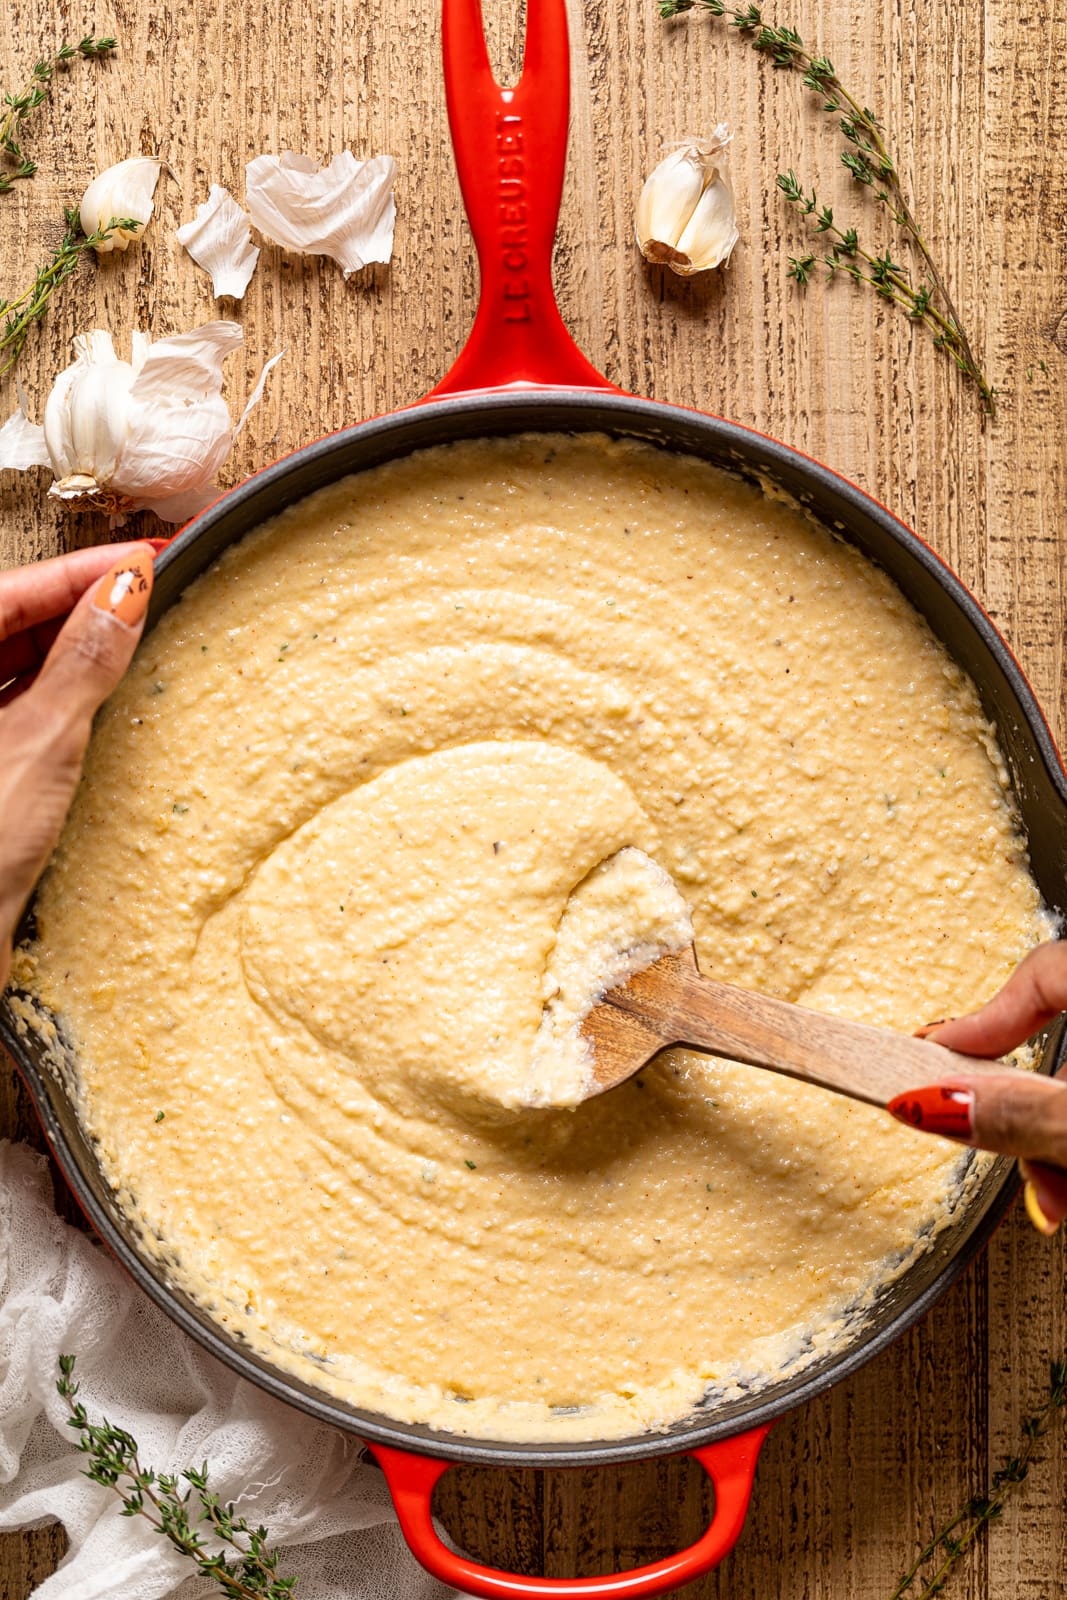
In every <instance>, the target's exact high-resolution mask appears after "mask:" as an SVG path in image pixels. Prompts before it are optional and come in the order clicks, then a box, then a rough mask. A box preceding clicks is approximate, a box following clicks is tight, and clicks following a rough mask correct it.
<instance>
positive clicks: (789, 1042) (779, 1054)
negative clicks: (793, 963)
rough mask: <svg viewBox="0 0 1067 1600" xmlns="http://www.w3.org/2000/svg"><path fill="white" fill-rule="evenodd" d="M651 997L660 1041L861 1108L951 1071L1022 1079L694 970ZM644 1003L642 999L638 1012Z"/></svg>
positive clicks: (683, 971) (998, 1066)
mask: <svg viewBox="0 0 1067 1600" xmlns="http://www.w3.org/2000/svg"><path fill="white" fill-rule="evenodd" d="M659 1000H660V1005H661V1006H662V1009H661V1011H660V1015H659V1016H658V1017H657V1018H656V1029H657V1032H659V1033H660V1036H661V1037H662V1038H664V1039H667V1038H669V1039H670V1040H671V1042H673V1043H676V1044H692V1045H697V1046H699V1047H700V1048H701V1049H704V1050H710V1051H712V1052H713V1053H714V1054H716V1055H722V1056H727V1057H729V1058H730V1059H731V1060H733V1061H744V1062H747V1063H748V1064H749V1065H750V1066H755V1067H770V1068H772V1069H773V1070H774V1071H776V1072H782V1073H785V1074H786V1075H787V1076H788V1077H791V1078H802V1079H804V1080H805V1081H806V1082H808V1083H817V1084H820V1085H821V1086H822V1087H823V1088H824V1089H836V1090H837V1091H838V1092H839V1093H841V1094H847V1095H851V1097H852V1098H853V1099H854V1100H865V1101H866V1102H867V1103H868V1105H873V1106H885V1105H887V1104H888V1102H889V1101H890V1100H892V1099H893V1098H894V1097H895V1096H896V1095H898V1094H904V1093H905V1092H906V1091H908V1090H911V1089H918V1088H921V1087H922V1086H923V1085H924V1084H929V1083H941V1082H944V1081H945V1080H946V1079H950V1078H952V1077H953V1076H956V1075H959V1074H968V1075H970V1076H974V1075H976V1074H978V1073H990V1072H996V1073H999V1074H1003V1073H1005V1072H1009V1073H1010V1072H1018V1073H1019V1076H1020V1077H1029V1074H1028V1073H1023V1072H1021V1071H1020V1069H1019V1068H1017V1067H1011V1066H1010V1065H1008V1064H1007V1063H1005V1062H1003V1061H986V1060H982V1059H979V1058H978V1057H977V1056H964V1055H960V1054H959V1053H958V1052H957V1051H955V1050H947V1049H945V1047H944V1045H939V1044H934V1043H932V1041H930V1040H927V1039H915V1038H912V1037H911V1036H910V1035H908V1034H903V1033H892V1032H890V1031H889V1030H888V1029H885V1028H872V1027H869V1026H868V1025H867V1024H866V1023H863V1022H849V1021H846V1020H845V1019H844V1018H841V1017H831V1016H826V1015H824V1014H823V1013H822V1012H820V1011H811V1010H809V1009H808V1008H807V1007H805V1006H797V1005H793V1004H791V1003H789V1002H787V1001H785V1000H774V999H771V998H770V997H769V996H768V995H763V994H755V993H753V992H752V991H751V990H749V989H738V988H735V987H734V986H733V985H731V984H725V983H718V982H716V980H715V979H714V978H707V977H705V976H704V975H703V973H700V972H698V971H697V970H696V968H695V967H688V968H687V967H684V966H679V967H677V968H675V969H674V970H673V971H672V972H671V974H670V979H669V983H666V984H664V985H663V987H662V988H661V989H660V995H659ZM647 1005H648V997H647V996H646V997H645V998H644V1000H643V1009H647ZM657 1009H659V1008H657Z"/></svg>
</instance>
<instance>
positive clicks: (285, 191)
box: [245, 150, 396, 278]
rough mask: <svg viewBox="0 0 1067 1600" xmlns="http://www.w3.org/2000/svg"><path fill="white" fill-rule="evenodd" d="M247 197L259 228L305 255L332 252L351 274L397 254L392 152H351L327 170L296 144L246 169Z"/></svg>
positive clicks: (268, 236)
mask: <svg viewBox="0 0 1067 1600" xmlns="http://www.w3.org/2000/svg"><path fill="white" fill-rule="evenodd" d="M245 175H246V176H245V200H246V203H247V205H248V210H249V213H250V215H251V217H252V221H253V222H254V223H255V225H256V227H257V228H258V229H259V231H260V233H264V234H266V236H267V238H268V239H273V240H274V242H275V244H280V245H283V246H284V247H285V249H286V250H297V251H299V252H300V253H301V255H309V256H330V257H332V259H333V260H334V261H337V262H339V263H340V265H341V267H342V268H343V269H344V275H345V277H346V278H348V277H350V276H351V275H352V273H353V272H358V271H359V270H360V268H361V267H365V266H366V265H367V264H368V262H371V261H380V262H387V261H388V260H389V257H390V256H391V255H392V253H393V224H394V223H395V221H396V203H395V202H394V200H393V184H394V183H395V182H396V162H395V161H394V160H393V158H392V156H372V157H371V158H370V160H368V161H357V160H356V158H355V156H354V155H353V154H352V153H351V151H349V150H342V151H341V153H340V154H339V155H336V156H334V158H333V160H332V161H331V162H330V164H329V166H326V167H322V168H321V169H320V168H319V167H318V166H317V165H316V163H315V162H314V161H313V160H312V159H311V157H310V156H301V155H297V154H296V153H295V152H294V151H292V150H286V151H284V152H283V153H282V154H281V155H280V156H257V157H256V159H255V160H254V161H250V162H249V163H248V165H247V167H246V168H245Z"/></svg>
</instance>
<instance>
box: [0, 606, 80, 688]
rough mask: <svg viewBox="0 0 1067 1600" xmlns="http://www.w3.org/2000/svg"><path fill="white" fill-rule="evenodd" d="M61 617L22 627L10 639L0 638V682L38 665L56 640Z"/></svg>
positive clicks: (61, 621)
mask: <svg viewBox="0 0 1067 1600" xmlns="http://www.w3.org/2000/svg"><path fill="white" fill-rule="evenodd" d="M64 620H65V619H64V618H63V617H50V618H49V620H48V621H47V622H39V623H37V624H36V625H35V626H34V627H32V628H23V630H22V632H21V633H16V634H12V636H11V638H10V639H4V640H0V683H5V684H6V683H9V682H10V681H11V679H12V678H17V677H19V676H21V674H22V673H24V672H30V671H32V670H33V669H34V668H36V667H39V666H40V665H41V664H42V662H43V661H44V658H45V656H46V655H47V654H48V652H49V650H51V648H52V646H53V645H54V644H55V642H56V638H57V637H58V634H59V630H60V628H61V627H62V626H63V622H64Z"/></svg>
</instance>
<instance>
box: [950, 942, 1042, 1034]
mask: <svg viewBox="0 0 1067 1600" xmlns="http://www.w3.org/2000/svg"><path fill="white" fill-rule="evenodd" d="M1064 1010H1067V942H1064V941H1060V940H1052V941H1051V942H1050V943H1049V944H1042V945H1038V947H1037V949H1036V950H1031V952H1030V954H1029V955H1028V956H1027V957H1026V959H1025V961H1023V962H1022V963H1021V964H1020V965H1019V966H1018V967H1016V969H1015V971H1014V972H1013V973H1012V975H1011V977H1010V978H1009V979H1008V981H1007V983H1006V984H1005V985H1004V987H1003V989H1001V991H1000V993H999V994H996V995H994V996H993V998H992V1000H990V1001H989V1003H988V1005H984V1006H983V1007H982V1008H981V1010H980V1011H974V1012H972V1013H971V1014H970V1016H966V1017H956V1018H954V1019H953V1020H952V1021H951V1022H942V1023H939V1024H938V1026H937V1027H936V1028H933V1029H931V1030H930V1031H929V1032H927V1031H926V1030H923V1031H924V1033H926V1037H928V1038H932V1039H936V1041H937V1043H938V1044H943V1045H947V1046H948V1048H949V1049H950V1050H960V1051H962V1052H963V1053H964V1054H965V1055H972V1056H1000V1055H1003V1054H1004V1053H1005V1051H1008V1050H1014V1048H1015V1046H1016V1045H1018V1044H1022V1043H1023V1041H1024V1040H1026V1039H1029V1038H1032V1037H1033V1035H1034V1034H1035V1033H1037V1032H1038V1031H1039V1030H1040V1029H1041V1028H1044V1027H1046V1026H1047V1025H1048V1024H1049V1023H1050V1022H1051V1021H1052V1020H1053V1019H1054V1018H1055V1017H1057V1016H1059V1014H1060V1012H1061V1011H1064Z"/></svg>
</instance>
